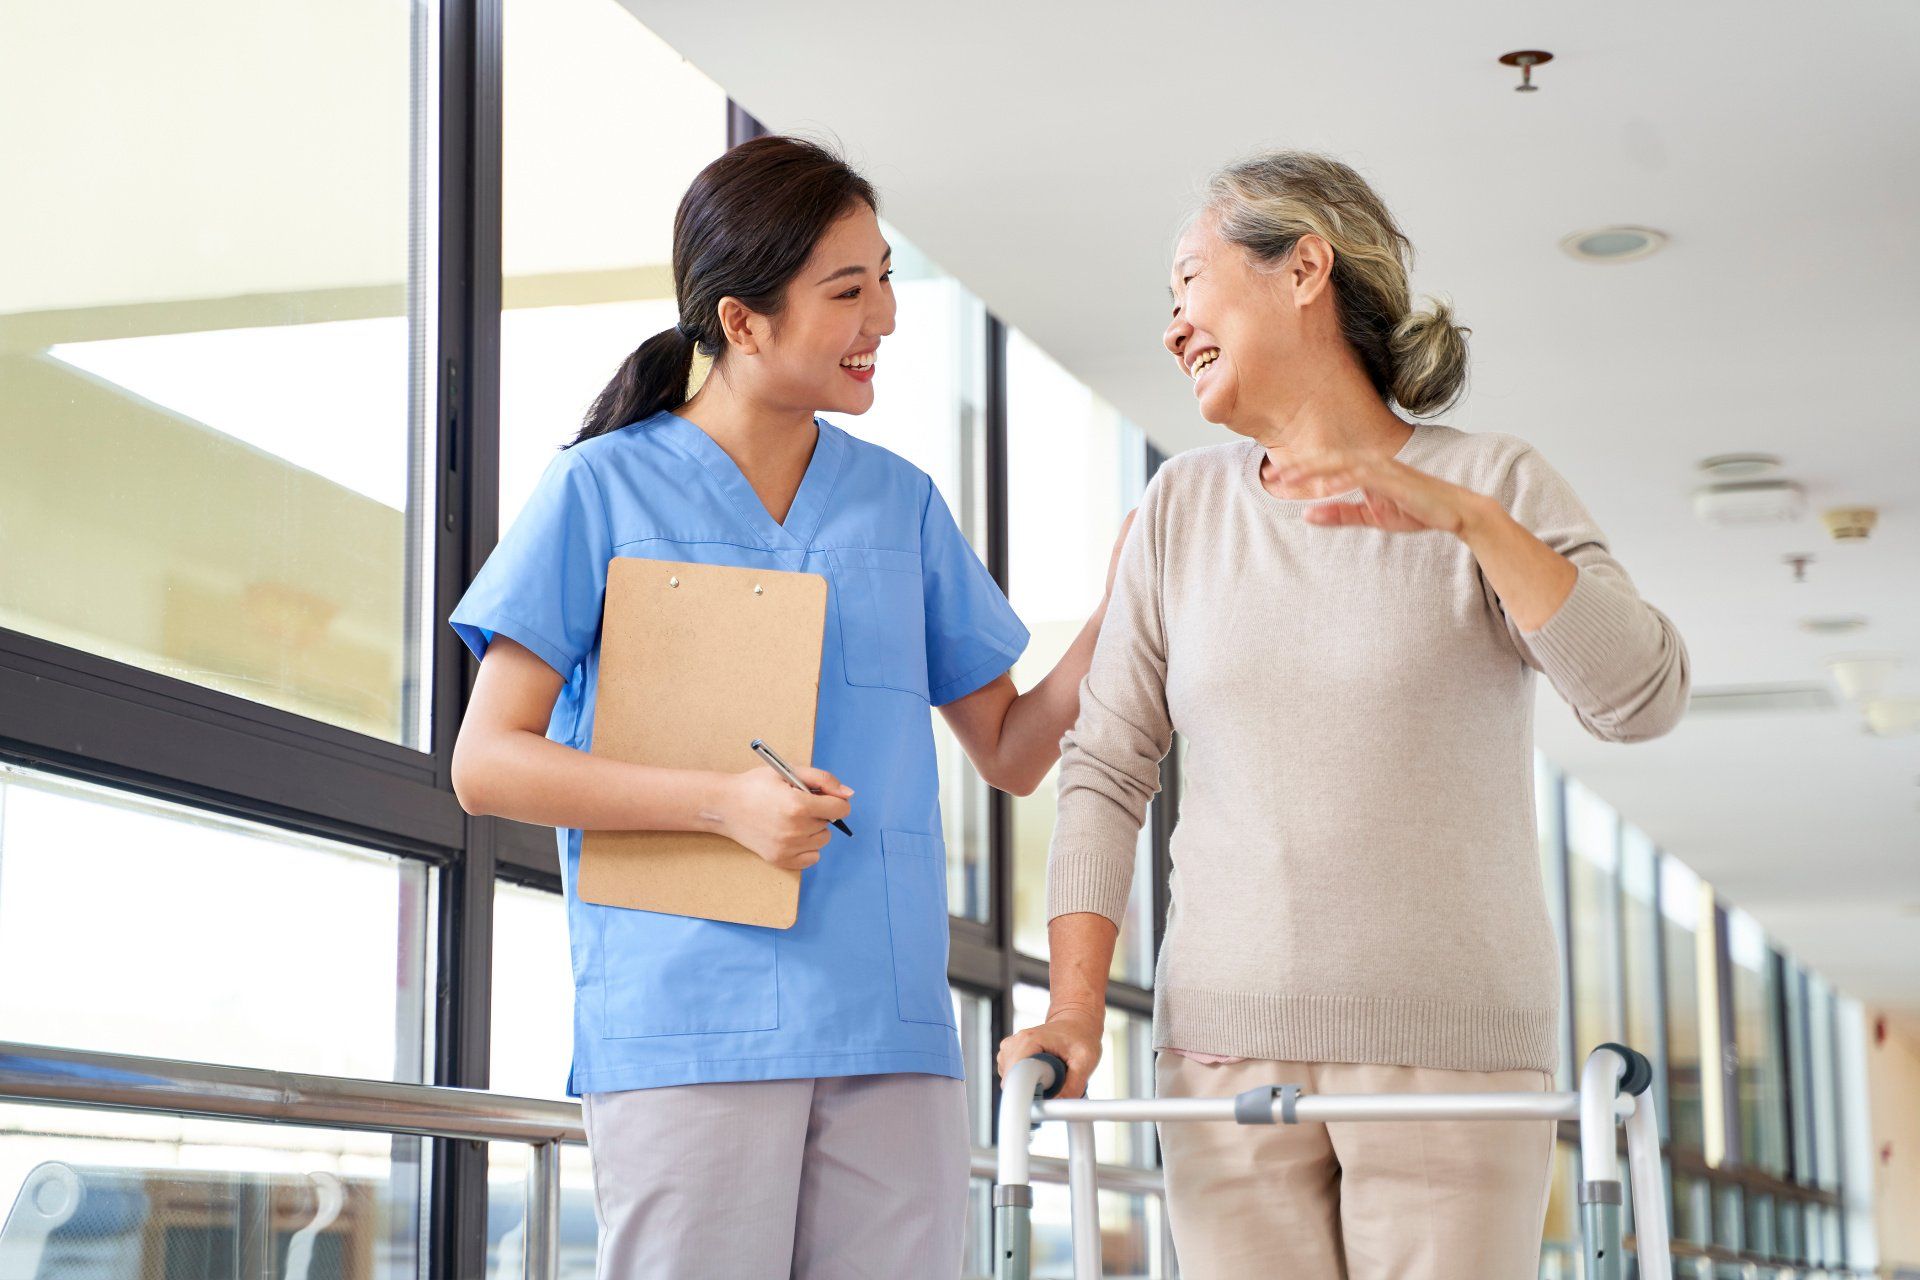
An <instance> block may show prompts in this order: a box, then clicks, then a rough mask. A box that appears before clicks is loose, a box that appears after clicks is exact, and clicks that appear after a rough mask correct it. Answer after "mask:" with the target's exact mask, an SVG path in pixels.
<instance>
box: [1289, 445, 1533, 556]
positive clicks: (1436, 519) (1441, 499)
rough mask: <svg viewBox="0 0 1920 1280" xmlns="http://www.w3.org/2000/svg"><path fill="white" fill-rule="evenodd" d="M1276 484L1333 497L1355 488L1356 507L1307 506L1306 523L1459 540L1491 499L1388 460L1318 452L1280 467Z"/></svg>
mask: <svg viewBox="0 0 1920 1280" xmlns="http://www.w3.org/2000/svg"><path fill="white" fill-rule="evenodd" d="M1277 479H1278V480H1279V481H1280V483H1281V484H1283V485H1285V486H1287V487H1288V488H1298V487H1300V486H1303V485H1306V484H1308V483H1311V482H1313V481H1319V482H1321V483H1322V484H1324V485H1326V486H1327V487H1328V488H1329V489H1331V490H1332V491H1334V492H1340V491H1343V490H1346V489H1359V490H1360V491H1361V500H1360V501H1359V502H1326V503H1322V504H1320V505H1319V506H1313V507H1308V508H1307V509H1306V512H1305V515H1304V518H1305V520H1306V521H1307V523H1309V524H1318V525H1365V526H1367V527H1369V528H1373V529H1384V530H1386V531H1387V532H1389V533H1419V532H1422V531H1424V530H1428V529H1437V530H1439V531H1441V532H1442V533H1451V534H1455V535H1457V536H1459V537H1461V538H1465V537H1466V536H1467V534H1468V532H1469V531H1470V529H1471V528H1472V526H1473V525H1475V524H1476V523H1478V522H1479V521H1481V520H1482V519H1483V518H1484V517H1485V516H1486V515H1487V514H1488V508H1489V507H1490V506H1491V507H1493V509H1494V510H1495V511H1497V510H1498V505H1497V504H1495V503H1493V500H1492V499H1490V498H1488V497H1486V496H1484V495H1482V494H1478V493H1474V492H1473V491H1471V490H1469V489H1462V488H1461V487H1460V486H1459V485H1457V484H1449V483H1447V482H1446V481H1445V480H1439V479H1436V478H1435V477H1433V476H1430V475H1428V474H1427V473H1426V472H1424V471H1420V470H1417V469H1416V468H1413V467H1410V466H1408V465H1407V464H1406V463H1404V462H1400V461H1398V460H1397V459H1394V458H1383V457H1381V456H1380V455H1378V454H1368V453H1357V452H1335V453H1318V454H1312V455H1309V456H1306V457H1301V458H1296V459H1293V460H1291V461H1289V462H1288V463H1287V464H1286V465H1285V466H1282V467H1281V468H1280V469H1279V471H1278V473H1277Z"/></svg>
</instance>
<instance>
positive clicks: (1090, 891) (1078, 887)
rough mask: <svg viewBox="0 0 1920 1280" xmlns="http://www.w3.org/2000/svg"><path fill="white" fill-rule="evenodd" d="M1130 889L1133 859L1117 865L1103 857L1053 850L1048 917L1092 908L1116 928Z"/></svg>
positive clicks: (1048, 871) (1048, 886) (1125, 910)
mask: <svg viewBox="0 0 1920 1280" xmlns="http://www.w3.org/2000/svg"><path fill="white" fill-rule="evenodd" d="M1132 890H1133V859H1132V858H1131V857H1128V858H1125V859H1122V860H1121V861H1120V862H1119V865H1118V867H1117V868H1116V867H1115V865H1114V864H1113V863H1112V862H1110V861H1109V860H1107V859H1105V858H1096V857H1088V856H1085V855H1079V856H1073V855H1062V854H1059V853H1056V854H1055V855H1054V856H1053V858H1052V859H1051V860H1050V861H1049V862H1048V864H1047V919H1048V920H1049V921H1052V920H1053V919H1054V917H1056V916H1065V915H1072V914H1073V913H1074V912H1076V911H1091V912H1093V913H1094V914H1095V915H1102V916H1105V917H1106V918H1107V919H1109V920H1111V921H1113V924H1114V927H1115V928H1119V927H1120V924H1121V922H1122V921H1123V920H1124V919H1126V915H1127V895H1128V894H1129V893H1131V892H1132Z"/></svg>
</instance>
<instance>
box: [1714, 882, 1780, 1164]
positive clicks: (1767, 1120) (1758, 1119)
mask: <svg viewBox="0 0 1920 1280" xmlns="http://www.w3.org/2000/svg"><path fill="white" fill-rule="evenodd" d="M1727 953H1728V955H1729V957H1730V958H1731V959H1732V961H1733V1016H1734V1043H1735V1045H1736V1046H1737V1048H1738V1050H1739V1060H1740V1073H1739V1118H1740V1158H1741V1161H1742V1163H1744V1164H1746V1165H1747V1166H1749V1167H1751V1168H1757V1169H1761V1170H1763V1171H1765V1172H1767V1173H1770V1174H1773V1175H1774V1176H1775V1177H1785V1176H1786V1172H1787V1141H1786V1138H1787V1135H1786V1101H1787V1100H1786V1071H1785V1065H1784V1062H1783V1060H1782V1057H1781V1052H1780V1034H1781V1028H1780V987H1779V970H1778V967H1777V966H1776V965H1775V963H1774V955H1773V952H1772V951H1771V950H1769V949H1768V947H1767V937H1766V934H1765V933H1763V932H1762V931H1761V929H1760V926H1759V924H1758V923H1757V922H1756V921H1755V920H1754V919H1753V917H1751V916H1749V915H1748V914H1747V913H1746V912H1744V911H1740V910H1737V909H1736V910H1730V911H1728V912H1727Z"/></svg>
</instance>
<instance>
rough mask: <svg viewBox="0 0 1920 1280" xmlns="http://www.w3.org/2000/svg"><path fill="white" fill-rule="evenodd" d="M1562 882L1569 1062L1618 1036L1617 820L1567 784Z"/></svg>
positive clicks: (1574, 784) (1610, 811)
mask: <svg viewBox="0 0 1920 1280" xmlns="http://www.w3.org/2000/svg"><path fill="white" fill-rule="evenodd" d="M1565 795H1566V823H1567V879H1568V885H1569V889H1570V898H1571V902H1572V908H1573V912H1572V920H1571V921H1570V925H1571V931H1570V932H1571V944H1572V952H1573V965H1572V967H1573V1029H1574V1059H1575V1063H1576V1069H1577V1064H1578V1063H1580V1062H1584V1061H1585V1060H1586V1057H1587V1054H1589V1053H1591V1052H1592V1051H1593V1047H1594V1046H1595V1045H1597V1044H1603V1043H1605V1042H1607V1041H1609V1040H1618V1039H1620V1037H1621V1035H1622V1034H1623V1032H1622V1029H1621V1015H1620V880H1619V868H1620V820H1619V818H1618V817H1617V816H1616V815H1615V814H1614V811H1613V809H1612V807H1611V806H1609V805H1608V804H1607V803H1606V802H1605V801H1604V800H1601V799H1600V798H1599V797H1598V796H1596V795H1594V794H1593V793H1592V792H1591V791H1588V790H1587V789H1586V788H1585V787H1583V786H1581V785H1580V784H1579V783H1578V782H1575V781H1573V780H1572V779H1568V780H1567V784H1566V788H1565Z"/></svg>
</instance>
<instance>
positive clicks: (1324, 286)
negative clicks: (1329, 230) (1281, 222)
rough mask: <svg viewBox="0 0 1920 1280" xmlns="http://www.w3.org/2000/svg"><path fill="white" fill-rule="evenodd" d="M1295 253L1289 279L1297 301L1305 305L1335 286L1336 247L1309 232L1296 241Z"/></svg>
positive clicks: (1294, 244)
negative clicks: (1334, 254)
mask: <svg viewBox="0 0 1920 1280" xmlns="http://www.w3.org/2000/svg"><path fill="white" fill-rule="evenodd" d="M1292 256H1293V262H1292V265H1291V266H1289V267H1288V277H1287V278H1288V280H1289V281H1290V282H1291V283H1292V285H1293V300H1294V302H1295V303H1297V304H1298V305H1300V306H1303V307H1304V306H1306V305H1308V304H1309V303H1311V302H1313V301H1314V300H1315V299H1317V298H1319V297H1321V296H1322V295H1323V294H1326V293H1327V292H1328V291H1329V290H1330V289H1332V288H1333V246H1332V245H1331V244H1328V243H1327V239H1326V237H1325V236H1317V235H1314V234H1313V233H1312V232H1308V233H1307V234H1306V235H1303V236H1301V237H1300V238H1299V239H1298V240H1296V241H1294V242H1293V255H1292Z"/></svg>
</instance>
